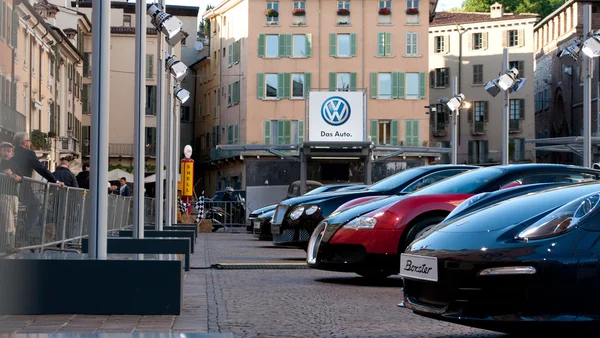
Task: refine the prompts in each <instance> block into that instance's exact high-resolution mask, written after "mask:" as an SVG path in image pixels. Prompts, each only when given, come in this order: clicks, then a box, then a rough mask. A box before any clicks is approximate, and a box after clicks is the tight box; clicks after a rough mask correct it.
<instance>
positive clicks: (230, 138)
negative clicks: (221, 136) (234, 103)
mask: <svg viewBox="0 0 600 338" xmlns="http://www.w3.org/2000/svg"><path fill="white" fill-rule="evenodd" d="M232 143H233V126H232V125H228V126H227V144H232Z"/></svg>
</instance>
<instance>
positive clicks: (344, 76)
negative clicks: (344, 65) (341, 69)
mask: <svg viewBox="0 0 600 338" xmlns="http://www.w3.org/2000/svg"><path fill="white" fill-rule="evenodd" d="M336 88H337V90H341V91H348V90H350V73H337V74H336Z"/></svg>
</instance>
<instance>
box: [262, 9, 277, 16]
mask: <svg viewBox="0 0 600 338" xmlns="http://www.w3.org/2000/svg"><path fill="white" fill-rule="evenodd" d="M265 15H266V16H269V17H274V18H276V17H278V16H279V12H277V11H276V10H274V9H267V11H266V12H265Z"/></svg>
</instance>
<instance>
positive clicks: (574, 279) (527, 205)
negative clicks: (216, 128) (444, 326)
mask: <svg viewBox="0 0 600 338" xmlns="http://www.w3.org/2000/svg"><path fill="white" fill-rule="evenodd" d="M598 243H600V184H599V183H597V182H593V183H581V184H575V185H570V186H565V187H558V188H553V189H550V190H545V191H541V192H538V193H534V194H527V195H524V196H520V197H516V198H513V199H509V200H507V201H504V202H502V203H499V204H495V205H493V206H491V207H487V208H484V209H481V210H479V211H477V212H474V213H470V214H468V215H464V216H462V217H457V218H453V219H452V220H450V221H448V222H443V223H441V224H439V225H437V226H436V227H435V228H434V230H433V231H431V232H429V233H427V234H425V235H424V236H422V237H421V238H420V239H418V240H416V241H415V242H413V243H412V244H411V245H410V246H409V247H408V248H407V249H406V251H405V253H403V254H402V255H401V261H400V270H401V273H400V274H401V276H402V277H403V279H404V301H403V302H402V303H401V304H400V306H403V307H406V308H409V309H411V310H413V312H415V313H417V314H420V315H424V316H428V317H433V318H437V319H440V320H444V321H450V322H455V323H460V324H464V325H469V326H474V327H479V328H484V329H490V330H495V331H501V332H522V331H519V330H522V329H524V328H525V327H530V326H536V325H537V326H538V327H539V328H549V327H553V328H554V327H555V326H554V325H556V327H559V326H564V325H565V324H574V326H575V327H576V328H577V327H581V326H583V325H586V324H593V325H594V326H595V328H596V329H597V328H600V322H599V320H600V308H599V307H598V304H599V302H600V261H599V257H600V245H598ZM540 324H541V325H540Z"/></svg>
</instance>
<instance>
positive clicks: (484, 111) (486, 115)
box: [483, 101, 489, 122]
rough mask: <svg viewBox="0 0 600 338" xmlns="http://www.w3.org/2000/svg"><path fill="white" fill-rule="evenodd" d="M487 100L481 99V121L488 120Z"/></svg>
mask: <svg viewBox="0 0 600 338" xmlns="http://www.w3.org/2000/svg"><path fill="white" fill-rule="evenodd" d="M488 115H489V114H488V101H483V121H484V122H487V121H488Z"/></svg>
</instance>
